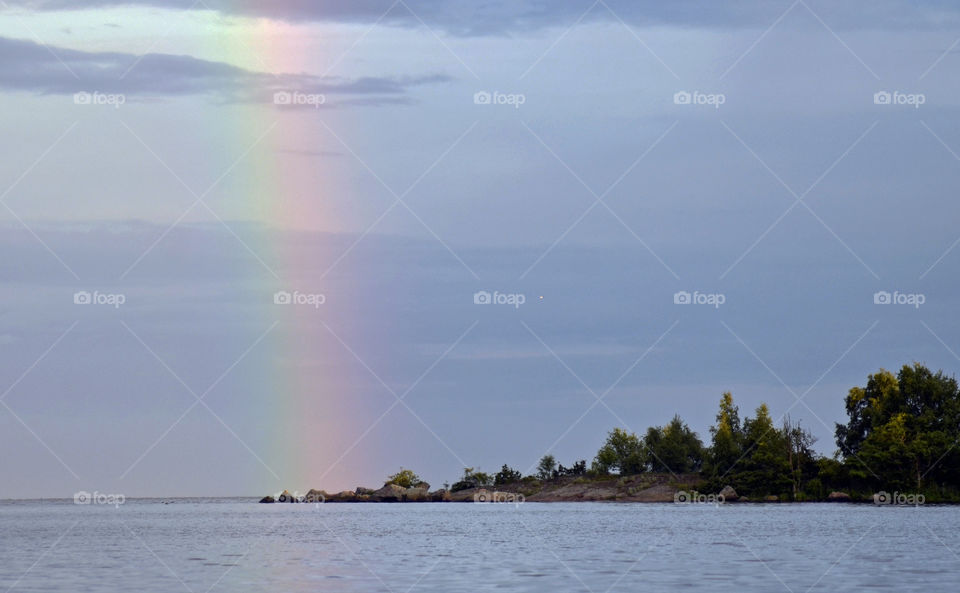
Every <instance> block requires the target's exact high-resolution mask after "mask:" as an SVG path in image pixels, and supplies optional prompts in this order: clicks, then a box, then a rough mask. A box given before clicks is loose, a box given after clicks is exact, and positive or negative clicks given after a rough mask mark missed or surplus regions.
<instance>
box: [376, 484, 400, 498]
mask: <svg viewBox="0 0 960 593" xmlns="http://www.w3.org/2000/svg"><path fill="white" fill-rule="evenodd" d="M406 491H407V489H406V488H404V487H403V486H398V485H396V484H384V485H383V488H381V489H379V490H375V491H374V492H373V493H372V494H371V495H370V499H371V500H373V501H376V502H402V501H403V497H404V494H405V493H406Z"/></svg>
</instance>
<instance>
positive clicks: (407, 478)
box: [386, 467, 423, 488]
mask: <svg viewBox="0 0 960 593" xmlns="http://www.w3.org/2000/svg"><path fill="white" fill-rule="evenodd" d="M421 482H423V480H421V479H420V476H418V475H417V474H415V473H413V471H412V470H409V469H403V468H402V467H401V468H400V471H399V472H397V473H395V474H393V475H392V476H390V477H389V478H387V482H386V483H387V484H396V485H397V486H402V487H403V488H412V487H414V486H415V485H417V484H420V483H421Z"/></svg>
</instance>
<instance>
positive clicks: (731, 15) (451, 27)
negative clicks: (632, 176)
mask: <svg viewBox="0 0 960 593" xmlns="http://www.w3.org/2000/svg"><path fill="white" fill-rule="evenodd" d="M8 4H11V5H17V6H21V7H25V8H29V9H34V10H69V9H77V8H101V7H108V6H151V7H163V8H171V9H195V8H196V7H197V3H196V2H194V1H193V0H85V1H75V0H19V1H14V0H11V1H10V2H8ZM791 5H792V2H788V1H784V2H764V1H758V0H747V1H740V2H711V3H705V2H699V1H695V0H674V1H673V2H659V1H656V0H640V1H638V0H606V1H605V2H604V3H598V4H596V5H594V3H593V2H592V1H591V0H578V1H564V2H554V1H549V0H525V1H524V0H517V1H512V0H492V1H490V2H482V3H480V2H475V1H473V0H406V1H405V2H403V3H399V2H394V0H333V1H330V2H322V3H320V2H312V1H310V0H295V1H289V2H279V3H268V2H259V1H254V0H243V1H239V2H238V1H232V0H206V1H205V2H204V3H203V4H201V5H200V7H201V8H209V9H212V10H216V11H218V12H221V13H224V14H230V15H245V16H257V17H270V18H277V19H284V20H289V21H331V22H348V23H372V22H375V21H378V20H379V21H380V22H383V23H385V24H389V25H396V26H405V27H419V26H421V25H422V23H421V19H422V21H423V22H425V23H426V24H427V25H428V26H430V27H435V28H438V29H442V30H444V31H447V32H449V33H451V34H455V35H490V34H512V33H517V32H522V31H530V30H537V29H542V28H545V27H551V26H563V27H566V26H570V25H572V24H573V23H575V22H577V21H578V19H580V18H581V16H583V21H585V22H590V21H598V20H603V21H611V22H615V21H616V20H617V19H622V20H623V21H625V22H627V23H629V24H631V25H634V26H644V25H652V26H657V25H664V24H666V25H676V26H695V27H766V26H768V25H770V24H771V23H772V22H774V21H775V20H776V19H777V18H778V17H779V16H780V15H781V14H783V12H784V11H786V10H787V9H788V8H790V7H791ZM802 6H803V5H797V6H796V7H794V8H797V9H799V10H801V11H802V10H803V7H802ZM806 6H809V7H810V8H811V9H812V10H813V11H815V12H816V13H817V14H818V15H822V16H823V18H825V19H827V20H829V21H830V23H831V26H832V27H834V28H837V29H870V28H895V29H901V28H919V29H932V28H939V27H943V26H951V25H956V23H957V22H958V14H960V11H958V7H957V6H956V4H955V3H951V2H948V1H946V0H932V1H928V2H922V3H921V2H911V1H909V0H875V1H867V0H857V1H851V2H843V3H837V2H828V1H827V0H819V1H818V0H807V2H806ZM591 7H592V9H591ZM588 10H589V12H588V13H587V14H586V15H585V16H584V14H585V12H586V11H588Z"/></svg>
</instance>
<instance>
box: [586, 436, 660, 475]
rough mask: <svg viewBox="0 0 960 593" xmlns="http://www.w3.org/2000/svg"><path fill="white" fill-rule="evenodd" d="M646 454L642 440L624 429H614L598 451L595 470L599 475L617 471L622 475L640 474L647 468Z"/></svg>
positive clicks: (594, 464) (594, 461) (594, 462)
mask: <svg viewBox="0 0 960 593" xmlns="http://www.w3.org/2000/svg"><path fill="white" fill-rule="evenodd" d="M646 465H647V462H646V453H645V451H644V448H643V443H642V442H641V441H640V438H639V437H637V435H635V434H634V433H632V432H631V433H628V432H627V431H625V430H623V429H622V428H614V429H613V430H612V431H610V434H609V435H607V441H606V442H605V443H604V444H603V446H602V447H600V450H599V451H597V456H596V457H595V458H594V460H593V470H594V471H595V472H596V473H598V474H609V473H610V472H613V471H616V472H617V473H619V474H620V475H622V476H623V475H629V474H639V473H641V472H643V471H644V469H645V468H646Z"/></svg>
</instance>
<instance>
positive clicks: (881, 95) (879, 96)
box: [873, 91, 891, 105]
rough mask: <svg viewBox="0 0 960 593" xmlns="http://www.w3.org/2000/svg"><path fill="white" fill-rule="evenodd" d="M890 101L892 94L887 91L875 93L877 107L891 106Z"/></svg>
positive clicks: (874, 100)
mask: <svg viewBox="0 0 960 593" xmlns="http://www.w3.org/2000/svg"><path fill="white" fill-rule="evenodd" d="M890 99H891V96H890V93H888V92H887V91H877V92H875V93H873V103H874V104H875V105H889V104H890Z"/></svg>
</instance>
